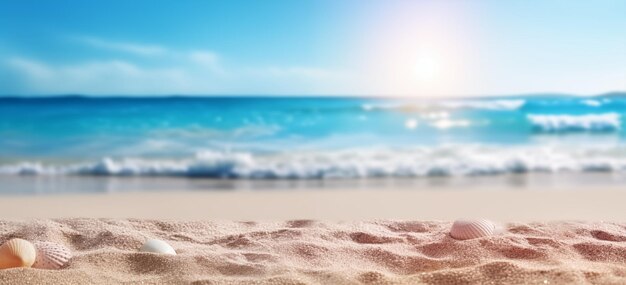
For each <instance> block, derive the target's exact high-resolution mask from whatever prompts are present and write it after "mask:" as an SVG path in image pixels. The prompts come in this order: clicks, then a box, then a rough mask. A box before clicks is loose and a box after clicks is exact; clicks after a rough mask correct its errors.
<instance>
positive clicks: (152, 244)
mask: <svg viewBox="0 0 626 285" xmlns="http://www.w3.org/2000/svg"><path fill="white" fill-rule="evenodd" d="M139 251H142V252H153V253H163V254H171V255H176V251H175V250H174V248H173V247H172V246H171V245H169V244H168V243H167V242H165V241H162V240H160V239H149V240H147V241H146V242H145V243H144V244H143V245H142V246H141V248H140V249H139Z"/></svg>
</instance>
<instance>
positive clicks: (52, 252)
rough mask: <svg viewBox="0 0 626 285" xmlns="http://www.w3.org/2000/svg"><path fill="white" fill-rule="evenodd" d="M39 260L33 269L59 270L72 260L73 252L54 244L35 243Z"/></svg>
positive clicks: (37, 259)
mask: <svg viewBox="0 0 626 285" xmlns="http://www.w3.org/2000/svg"><path fill="white" fill-rule="evenodd" d="M35 247H36V248H37V258H36V259H35V263H33V268H40V269H59V268H62V267H63V266H65V265H66V264H67V263H68V262H69V261H70V259H71V258H72V251H70V249H69V248H67V247H65V246H63V245H62V244H58V243H54V242H35Z"/></svg>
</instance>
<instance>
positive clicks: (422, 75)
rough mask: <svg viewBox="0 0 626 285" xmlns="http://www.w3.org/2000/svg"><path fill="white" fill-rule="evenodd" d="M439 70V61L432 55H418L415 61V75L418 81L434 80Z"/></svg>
mask: <svg viewBox="0 0 626 285" xmlns="http://www.w3.org/2000/svg"><path fill="white" fill-rule="evenodd" d="M440 72H441V63H440V62H439V60H437V58H435V57H434V56H432V55H420V56H419V57H418V58H417V60H416V62H415V76H416V78H417V79H418V80H419V81H422V82H428V81H433V80H435V79H436V78H437V77H438V76H439V73H440Z"/></svg>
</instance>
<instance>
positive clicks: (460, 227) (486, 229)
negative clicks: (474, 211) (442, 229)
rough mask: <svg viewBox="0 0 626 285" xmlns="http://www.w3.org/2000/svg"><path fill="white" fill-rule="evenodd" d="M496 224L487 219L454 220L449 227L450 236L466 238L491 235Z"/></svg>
mask: <svg viewBox="0 0 626 285" xmlns="http://www.w3.org/2000/svg"><path fill="white" fill-rule="evenodd" d="M495 231H496V225H495V224H494V223H493V222H491V221H489V220H456V221H454V224H452V228H451V229H450V236H452V237H453V238H455V239H460V240H466V239H473V238H479V237H486V236H490V235H493V234H494V233H495Z"/></svg>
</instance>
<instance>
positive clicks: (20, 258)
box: [0, 238, 37, 269]
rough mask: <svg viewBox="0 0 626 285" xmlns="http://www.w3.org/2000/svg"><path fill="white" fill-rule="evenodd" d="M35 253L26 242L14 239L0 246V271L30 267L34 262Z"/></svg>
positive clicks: (33, 247)
mask: <svg viewBox="0 0 626 285" xmlns="http://www.w3.org/2000/svg"><path fill="white" fill-rule="evenodd" d="M36 256H37V251H36V249H35V246H34V245H33V244H32V243H30V242H29V241H27V240H23V239H19V238H14V239H11V240H9V241H7V242H5V243H4V244H3V245H2V246H0V269H5V268H13V267H30V266H31V265H33V262H35V258H36Z"/></svg>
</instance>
